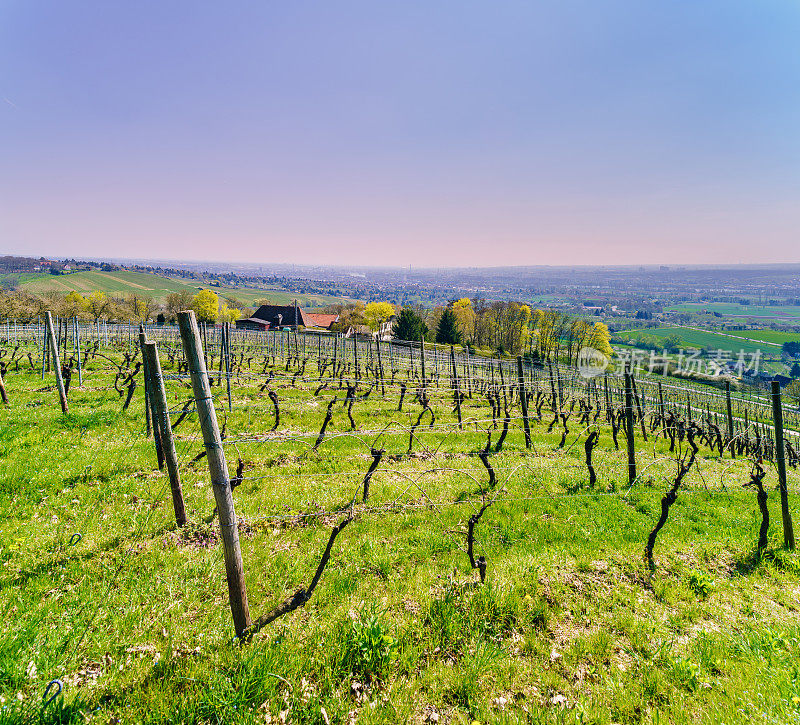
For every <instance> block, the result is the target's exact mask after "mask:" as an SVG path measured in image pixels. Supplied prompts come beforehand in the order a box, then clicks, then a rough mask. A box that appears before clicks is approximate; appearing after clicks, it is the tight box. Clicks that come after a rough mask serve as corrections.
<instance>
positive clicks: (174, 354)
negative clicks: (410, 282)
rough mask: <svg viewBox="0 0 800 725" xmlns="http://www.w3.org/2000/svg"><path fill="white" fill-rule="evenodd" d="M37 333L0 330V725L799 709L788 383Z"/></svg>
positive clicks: (365, 342) (333, 339) (305, 345)
mask: <svg viewBox="0 0 800 725" xmlns="http://www.w3.org/2000/svg"><path fill="white" fill-rule="evenodd" d="M48 323H49V326H48V325H29V326H14V327H13V328H12V327H10V326H6V328H5V329H4V330H3V331H2V333H1V334H2V339H1V340H0V343H1V344H2V352H0V355H1V356H0V370H1V371H2V377H3V380H4V384H3V386H2V389H1V390H0V392H2V394H3V397H4V400H5V401H6V402H5V404H4V406H3V408H2V412H0V415H2V427H1V428H0V473H1V474H2V477H1V478H0V481H2V487H1V488H0V500H2V504H3V507H4V512H5V516H4V517H3V523H2V525H1V526H0V544H1V545H2V552H1V553H2V563H3V568H2V574H1V575H0V576H2V585H1V588H0V607H2V611H3V625H4V632H5V636H4V638H3V641H2V645H0V694H1V695H2V698H3V702H2V704H1V705H0V722H8V723H11V722H48V723H49V722H61V723H72V722H75V723H79V722H98V723H100V722H102V723H109V722H143V723H145V722H164V721H169V722H186V723H205V722H208V723H211V722H242V723H256V722H260V723H264V722H274V723H278V722H287V723H288V722H309V723H332V722H342V723H347V722H392V723H395V722H406V721H408V722H468V723H469V722H473V721H475V720H477V721H478V722H486V721H501V722H576V723H579V722H597V723H611V722H625V723H628V722H631V723H633V722H648V723H657V722H658V723H661V722H698V721H700V722H719V721H725V722H745V721H749V722H752V721H755V722H767V721H769V722H774V721H776V720H777V721H781V722H785V721H791V720H797V719H798V718H800V677H798V674H797V667H796V664H795V663H796V661H797V657H798V655H800V632H799V630H800V627H798V621H797V593H798V583H799V582H798V573H800V559H798V558H797V557H796V556H795V554H794V553H793V552H792V550H793V548H794V533H793V528H792V520H791V515H792V513H793V512H796V510H797V506H796V505H797V493H798V484H799V483H800V476H798V470H797V465H798V463H800V457H799V455H798V453H799V452H800V419H798V412H797V410H796V409H791V408H790V406H788V405H786V404H785V403H784V402H782V401H781V396H780V391H779V390H778V389H777V388H775V389H773V393H772V396H771V397H766V398H759V397H754V396H751V395H749V394H746V393H742V392H739V391H736V390H732V389H731V388H730V387H729V388H728V389H727V390H725V389H712V388H708V387H703V386H700V385H689V384H680V385H678V384H674V383H671V382H668V381H667V379H660V378H658V377H657V376H650V377H636V378H634V376H633V375H630V374H628V373H627V372H626V371H623V370H620V371H611V372H608V371H607V372H605V373H602V374H599V375H597V376H595V377H591V378H584V377H582V376H581V375H580V374H579V373H578V371H576V370H575V369H573V368H568V367H565V366H562V365H556V364H552V365H551V364H547V363H544V364H541V363H538V364H534V363H533V362H531V361H527V360H525V359H523V358H516V359H490V358H485V357H478V356H470V355H469V353H468V352H467V351H459V352H457V351H456V350H453V349H451V348H447V349H445V348H443V347H437V346H432V345H428V344H422V343H403V342H398V341H392V342H389V341H380V342H376V341H374V340H369V339H360V338H359V339H356V338H344V337H342V336H339V335H336V334H311V333H287V332H245V331H236V330H234V329H231V328H230V326H223V327H206V326H204V325H198V324H197V323H196V322H195V320H194V316H193V314H192V313H182V314H181V318H180V329H178V328H174V327H154V328H148V329H142V330H141V332H140V331H139V330H138V329H137V328H135V327H131V326H122V325H104V324H102V323H101V324H97V325H87V324H78V323H77V322H76V321H72V320H67V321H56V322H55V323H54V324H53V323H52V322H51V321H48ZM767 662H768V663H769V665H770V667H771V672H770V677H769V679H768V680H764V679H763V678H762V677H760V674H759V673H761V672H762V671H763V669H764V667H765V663H767Z"/></svg>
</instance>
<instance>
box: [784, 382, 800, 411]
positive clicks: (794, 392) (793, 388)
mask: <svg viewBox="0 0 800 725" xmlns="http://www.w3.org/2000/svg"><path fill="white" fill-rule="evenodd" d="M786 395H787V396H788V397H789V398H790V399H791V400H793V401H794V404H795V405H798V406H800V380H792V382H791V383H789V384H788V385H787V386H786Z"/></svg>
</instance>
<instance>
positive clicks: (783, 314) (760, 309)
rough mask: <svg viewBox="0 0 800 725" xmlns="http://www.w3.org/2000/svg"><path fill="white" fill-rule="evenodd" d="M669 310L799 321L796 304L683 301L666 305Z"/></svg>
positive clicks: (799, 312) (798, 308)
mask: <svg viewBox="0 0 800 725" xmlns="http://www.w3.org/2000/svg"><path fill="white" fill-rule="evenodd" d="M667 310H668V311H670V312H718V313H719V314H721V315H723V316H725V317H752V318H756V319H762V320H773V321H780V322H788V323H791V324H798V323H800V306H797V305H794V306H792V305H781V306H773V305H753V304H751V305H741V304H737V303H731V302H683V303H680V304H676V305H671V306H669V307H667Z"/></svg>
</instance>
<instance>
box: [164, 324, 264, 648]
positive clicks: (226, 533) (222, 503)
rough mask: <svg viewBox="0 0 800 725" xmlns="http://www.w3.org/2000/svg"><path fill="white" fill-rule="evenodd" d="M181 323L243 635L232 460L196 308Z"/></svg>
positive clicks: (245, 614) (245, 615) (236, 620)
mask: <svg viewBox="0 0 800 725" xmlns="http://www.w3.org/2000/svg"><path fill="white" fill-rule="evenodd" d="M178 326H179V328H180V331H181V342H182V343H183V350H184V353H185V355H186V361H187V363H188V367H189V375H190V376H191V379H192V390H193V391H194V398H195V404H196V405H197V414H198V416H199V418H200V427H201V429H202V431H203V443H204V444H205V448H206V458H207V459H208V470H209V472H210V473H211V487H212V489H213V490H214V500H215V501H216V504H217V511H218V513H219V528H220V534H221V536H222V548H223V552H224V554H225V574H226V578H227V580H228V595H229V596H230V603H231V614H232V615H233V625H234V628H235V629H236V635H237V636H241V635H242V634H244V632H245V630H247V628H248V627H249V626H250V624H251V622H250V608H249V606H248V604H247V589H246V587H245V583H244V564H243V563H242V550H241V547H240V545H239V529H238V527H237V525H236V524H237V521H236V511H235V509H234V506H233V495H232V493H231V482H230V477H229V475H228V462H227V461H226V460H225V451H224V450H223V448H222V438H221V437H220V433H219V425H218V424H217V413H216V411H215V410H214V404H213V398H212V396H211V386H210V385H209V384H208V374H207V372H206V364H205V360H204V359H203V355H202V345H201V342H200V331H199V330H198V329H197V320H196V319H195V316H194V312H193V311H191V310H189V311H186V312H179V313H178Z"/></svg>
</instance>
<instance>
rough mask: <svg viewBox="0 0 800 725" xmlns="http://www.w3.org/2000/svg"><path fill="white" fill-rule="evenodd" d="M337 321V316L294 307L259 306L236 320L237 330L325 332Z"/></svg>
mask: <svg viewBox="0 0 800 725" xmlns="http://www.w3.org/2000/svg"><path fill="white" fill-rule="evenodd" d="M338 319H339V315H327V314H321V313H317V312H307V311H305V310H304V309H303V308H302V307H295V306H294V305H261V307H259V308H258V309H257V310H256V311H255V312H254V313H253V315H252V317H247V318H245V319H243V320H236V327H237V329H239V330H275V329H281V328H286V327H288V328H290V329H294V328H295V327H322V328H324V329H326V330H328V329H330V326H331V325H332V324H333V323H334V322H336V321H337V320H338Z"/></svg>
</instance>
